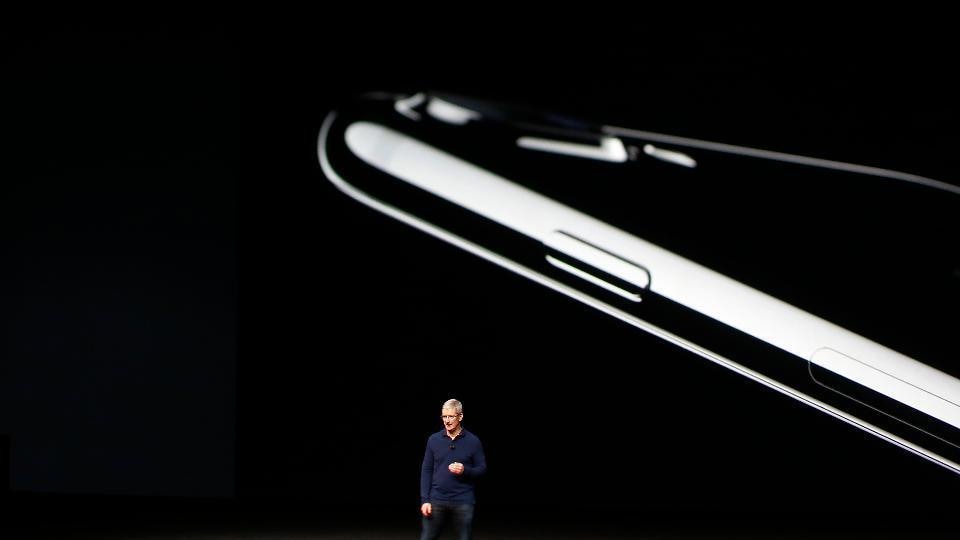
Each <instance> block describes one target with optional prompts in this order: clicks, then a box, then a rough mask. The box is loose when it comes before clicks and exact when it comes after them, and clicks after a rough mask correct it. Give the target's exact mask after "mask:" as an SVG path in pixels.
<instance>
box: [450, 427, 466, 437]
mask: <svg viewBox="0 0 960 540" xmlns="http://www.w3.org/2000/svg"><path fill="white" fill-rule="evenodd" d="M462 431H463V426H457V429H456V431H447V437H450V438H451V439H455V438H457V435H460V432H462Z"/></svg>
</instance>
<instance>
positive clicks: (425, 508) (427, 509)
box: [420, 503, 433, 517]
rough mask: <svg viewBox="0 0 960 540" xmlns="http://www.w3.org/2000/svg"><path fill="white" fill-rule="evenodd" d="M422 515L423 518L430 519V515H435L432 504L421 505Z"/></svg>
mask: <svg viewBox="0 0 960 540" xmlns="http://www.w3.org/2000/svg"><path fill="white" fill-rule="evenodd" d="M420 513H421V514H423V517H430V514H432V513H433V506H432V505H431V504H430V503H423V504H421V505H420Z"/></svg>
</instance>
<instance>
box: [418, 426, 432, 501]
mask: <svg viewBox="0 0 960 540" xmlns="http://www.w3.org/2000/svg"><path fill="white" fill-rule="evenodd" d="M432 484H433V450H431V449H430V441H429V440H428V441H427V450H426V451H425V452H424V454H423V464H421V465H420V503H421V504H423V503H426V502H430V486H431V485H432Z"/></svg>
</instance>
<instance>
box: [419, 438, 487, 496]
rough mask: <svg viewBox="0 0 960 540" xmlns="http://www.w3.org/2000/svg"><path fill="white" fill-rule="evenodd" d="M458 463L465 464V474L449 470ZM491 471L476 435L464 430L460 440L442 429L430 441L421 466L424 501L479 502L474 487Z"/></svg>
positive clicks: (421, 492) (421, 487) (421, 488)
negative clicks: (449, 435) (478, 480)
mask: <svg viewBox="0 0 960 540" xmlns="http://www.w3.org/2000/svg"><path fill="white" fill-rule="evenodd" d="M454 461H456V462H458V463H463V474H461V475H459V476H458V475H456V474H453V473H452V472H450V471H449V469H447V466H449V465H450V464H451V463H453V462H454ZM486 470H487V458H486V457H485V456H484V455H483V445H482V444H480V439H478V438H477V436H476V435H474V434H473V433H470V432H469V431H467V430H465V429H461V430H460V434H459V435H457V437H456V439H450V437H447V432H446V430H443V429H441V430H440V431H438V432H437V433H434V434H433V435H431V436H430V438H429V439H427V450H426V452H425V453H424V456H423V465H422V466H421V467H420V502H421V503H427V502H452V503H468V504H473V503H474V502H475V497H474V492H473V486H474V483H475V482H476V480H477V478H478V477H480V476H481V475H483V473H485V472H486Z"/></svg>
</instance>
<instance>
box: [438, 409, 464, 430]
mask: <svg viewBox="0 0 960 540" xmlns="http://www.w3.org/2000/svg"><path fill="white" fill-rule="evenodd" d="M440 414H441V416H440V418H441V419H442V420H443V427H445V428H447V431H456V430H457V428H458V427H460V415H459V414H457V411H455V410H453V409H443V410H442V411H441V413H440Z"/></svg>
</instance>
